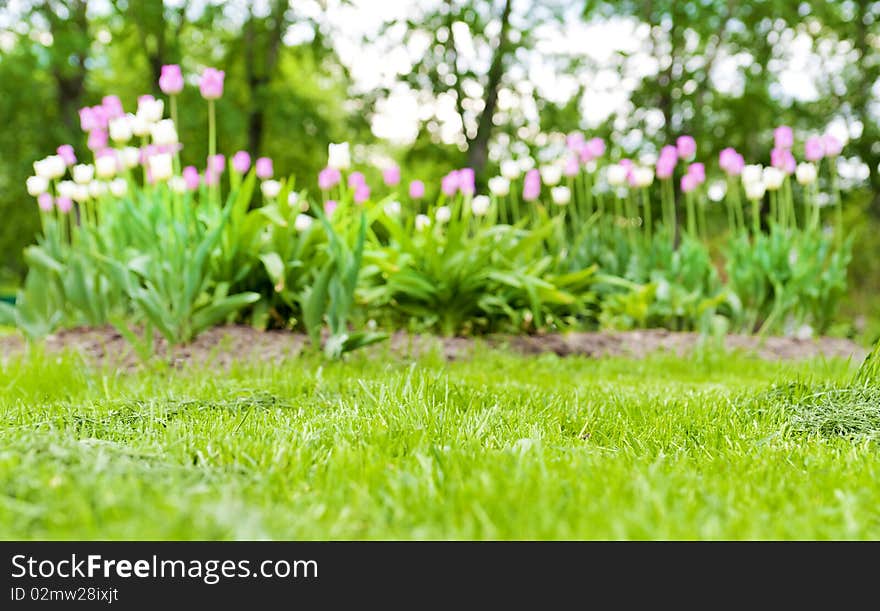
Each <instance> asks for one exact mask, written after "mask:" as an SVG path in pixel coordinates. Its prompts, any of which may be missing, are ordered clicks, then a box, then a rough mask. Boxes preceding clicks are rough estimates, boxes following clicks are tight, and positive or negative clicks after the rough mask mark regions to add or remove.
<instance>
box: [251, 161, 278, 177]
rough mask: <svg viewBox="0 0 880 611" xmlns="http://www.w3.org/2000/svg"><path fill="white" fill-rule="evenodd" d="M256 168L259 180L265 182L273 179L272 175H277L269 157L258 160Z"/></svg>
mask: <svg viewBox="0 0 880 611" xmlns="http://www.w3.org/2000/svg"><path fill="white" fill-rule="evenodd" d="M254 167H255V168H256V172H257V178H260V179H263V180H265V179H267V178H272V175H273V174H275V168H274V167H273V166H272V160H271V159H270V158H268V157H260V158H258V159H257V163H256V164H255V166H254Z"/></svg>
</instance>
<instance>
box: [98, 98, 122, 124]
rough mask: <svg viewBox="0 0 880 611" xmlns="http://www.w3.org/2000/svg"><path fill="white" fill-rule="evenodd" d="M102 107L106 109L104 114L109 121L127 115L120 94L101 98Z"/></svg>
mask: <svg viewBox="0 0 880 611" xmlns="http://www.w3.org/2000/svg"><path fill="white" fill-rule="evenodd" d="M101 108H102V109H103V110H104V116H106V117H107V121H112V120H113V119H118V118H119V117H124V116H125V110H123V108H122V101H120V99H119V97H118V96H115V95H107V96H104V99H102V100H101Z"/></svg>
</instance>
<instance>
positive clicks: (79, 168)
mask: <svg viewBox="0 0 880 611" xmlns="http://www.w3.org/2000/svg"><path fill="white" fill-rule="evenodd" d="M72 174H73V181H74V182H75V183H77V184H80V185H85V184H88V183H90V182H92V179H93V178H94V177H95V166H93V165H89V164H85V163H81V164H79V165H75V166H73V172H72Z"/></svg>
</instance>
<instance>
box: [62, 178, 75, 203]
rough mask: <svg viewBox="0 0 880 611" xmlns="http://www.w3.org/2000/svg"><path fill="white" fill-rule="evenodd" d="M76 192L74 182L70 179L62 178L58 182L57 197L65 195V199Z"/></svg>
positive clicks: (70, 197) (71, 197) (71, 196)
mask: <svg viewBox="0 0 880 611" xmlns="http://www.w3.org/2000/svg"><path fill="white" fill-rule="evenodd" d="M75 192H76V183H75V182H73V181H72V180H62V181H61V182H59V183H58V197H66V198H67V199H73V194H74V193H75Z"/></svg>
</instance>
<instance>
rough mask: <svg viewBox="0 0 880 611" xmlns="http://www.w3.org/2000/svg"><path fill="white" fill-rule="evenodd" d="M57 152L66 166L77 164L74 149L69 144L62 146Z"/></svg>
mask: <svg viewBox="0 0 880 611" xmlns="http://www.w3.org/2000/svg"><path fill="white" fill-rule="evenodd" d="M55 152H56V153H58V156H59V157H61V158H62V159H63V160H64V164H65V165H68V166H71V165H74V164H75V163H76V153H74V152H73V147H72V146H70V145H69V144H62V145H61V146H59V147H58V149H57V150H56V151H55Z"/></svg>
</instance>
